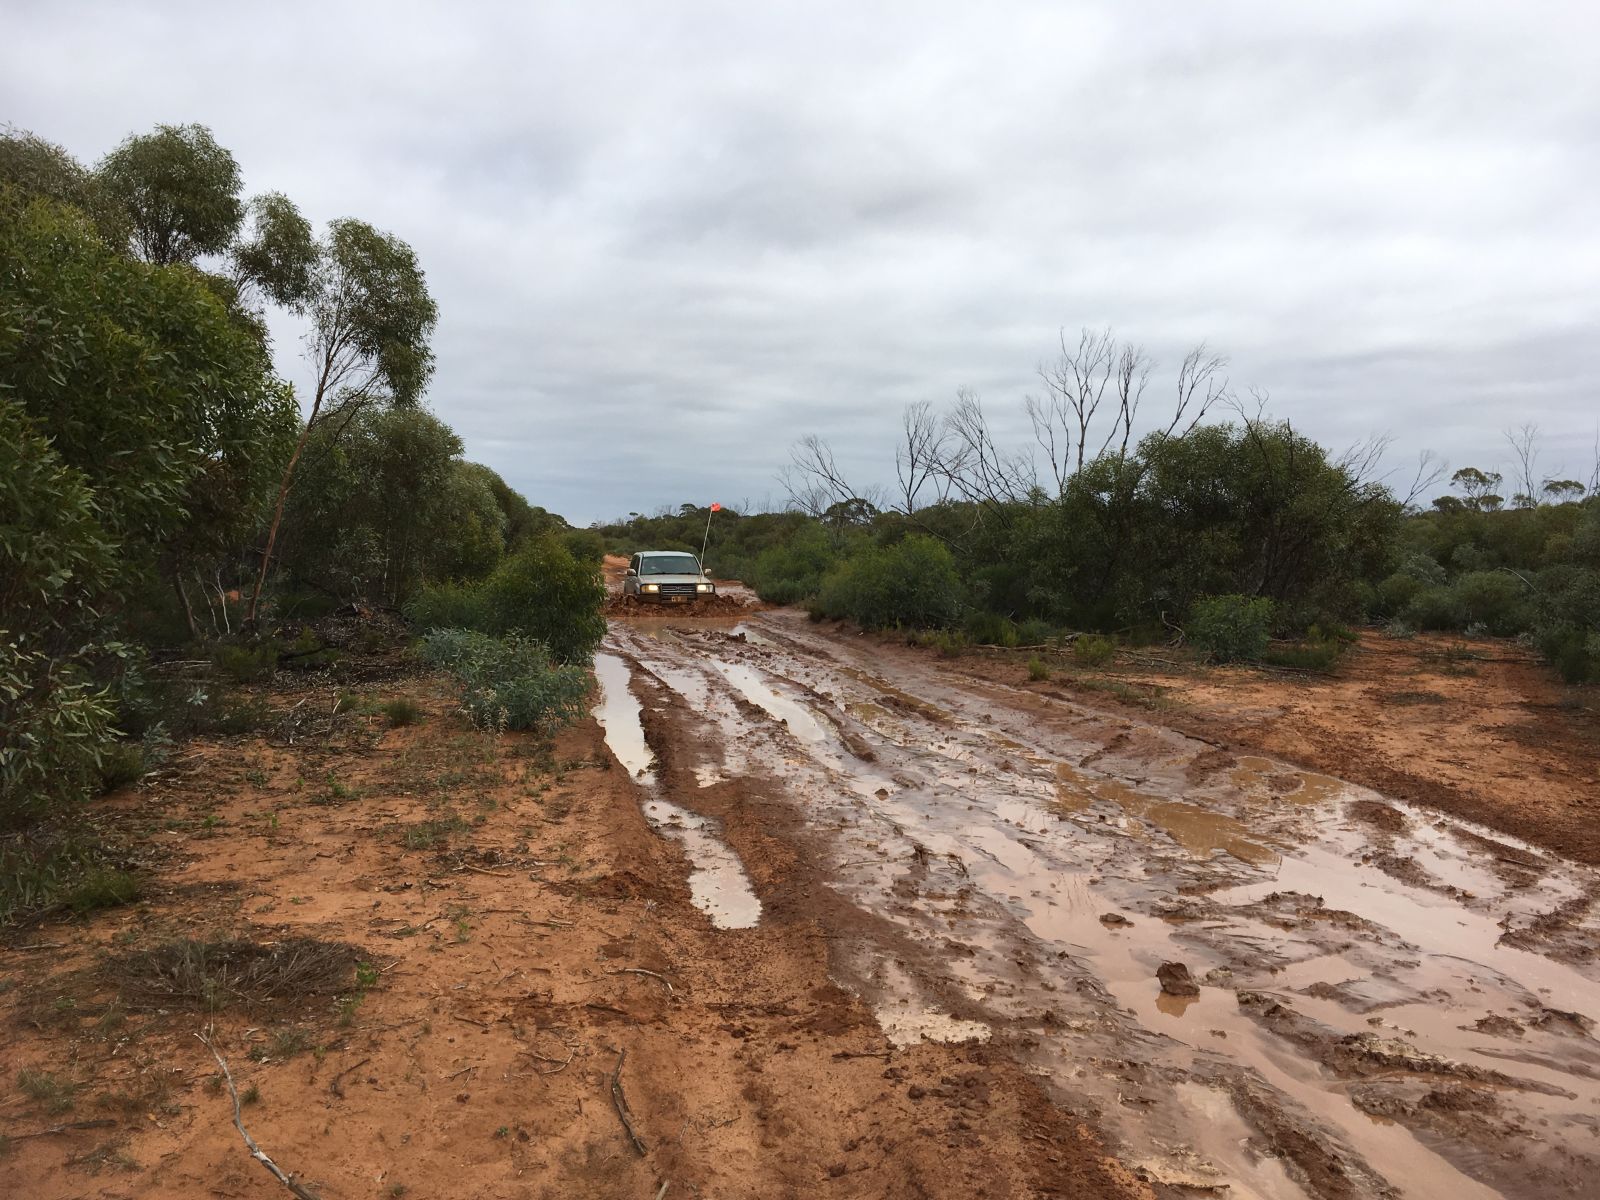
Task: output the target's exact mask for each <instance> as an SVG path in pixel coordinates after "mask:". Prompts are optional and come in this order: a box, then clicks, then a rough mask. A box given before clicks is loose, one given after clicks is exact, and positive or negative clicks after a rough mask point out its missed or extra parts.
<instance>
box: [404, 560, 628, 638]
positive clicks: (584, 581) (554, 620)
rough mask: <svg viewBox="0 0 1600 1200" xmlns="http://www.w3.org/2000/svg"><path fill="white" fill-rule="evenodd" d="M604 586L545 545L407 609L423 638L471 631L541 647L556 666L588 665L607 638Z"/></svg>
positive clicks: (593, 568) (595, 573) (438, 589)
mask: <svg viewBox="0 0 1600 1200" xmlns="http://www.w3.org/2000/svg"><path fill="white" fill-rule="evenodd" d="M605 598H606V588H605V582H604V580H603V579H602V578H601V574H600V566H599V564H598V562H591V561H579V560H578V559H576V558H574V557H573V556H572V552H571V551H570V550H568V549H567V547H566V546H564V545H563V544H562V543H561V541H560V540H558V539H556V538H554V537H545V538H541V539H539V540H537V541H534V542H532V543H530V544H529V545H528V546H526V547H524V548H523V549H522V550H519V551H518V552H517V553H516V554H513V555H511V556H510V557H509V558H506V559H505V560H503V561H502V562H501V563H500V565H499V566H497V567H496V568H495V569H494V571H493V572H491V573H490V575H489V577H488V578H487V579H484V580H483V581H482V582H480V583H476V584H467V585H463V584H454V583H445V584H440V585H437V586H433V587H425V588H422V589H420V590H419V591H418V593H417V594H416V596H414V597H413V598H412V600H411V601H410V602H409V603H408V604H407V605H406V610H405V611H406V616H407V618H408V619H410V620H411V621H412V622H413V623H414V624H416V625H417V626H418V627H419V628H421V629H423V630H440V629H458V630H459V629H472V630H476V631H478V632H479V633H485V634H489V635H490V636H492V637H504V636H506V635H508V634H513V633H515V634H520V635H522V636H523V637H525V638H532V639H534V640H536V641H539V642H542V643H543V644H544V645H545V646H546V647H547V649H548V650H549V653H550V655H551V656H552V657H553V658H554V659H555V660H556V661H557V662H562V663H587V662H588V661H589V660H590V659H592V658H593V657H594V651H595V648H596V647H597V646H599V644H600V639H601V638H603V637H605V633H606V619H605V617H604V616H603V615H602V613H601V611H600V608H601V605H602V604H603V603H604V602H605Z"/></svg>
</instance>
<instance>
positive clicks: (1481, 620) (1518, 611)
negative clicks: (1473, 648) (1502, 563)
mask: <svg viewBox="0 0 1600 1200" xmlns="http://www.w3.org/2000/svg"><path fill="white" fill-rule="evenodd" d="M1455 594H1456V599H1457V600H1458V601H1459V602H1460V604H1461V608H1462V611H1463V612H1464V613H1465V615H1466V619H1467V622H1468V623H1469V624H1476V625H1481V626H1483V627H1484V629H1485V630H1487V631H1488V632H1489V633H1491V634H1493V635H1494V636H1495V637H1515V636H1516V635H1517V634H1519V633H1521V632H1522V631H1523V630H1524V629H1526V628H1527V627H1528V625H1529V624H1530V623H1531V622H1532V619H1533V589H1532V587H1531V586H1530V585H1529V584H1527V583H1525V582H1524V581H1523V580H1522V579H1520V578H1518V577H1517V576H1516V575H1513V574H1512V573H1511V572H1510V571H1470V572H1468V573H1467V574H1465V575H1463V576H1461V578H1459V579H1457V580H1456V582H1455Z"/></svg>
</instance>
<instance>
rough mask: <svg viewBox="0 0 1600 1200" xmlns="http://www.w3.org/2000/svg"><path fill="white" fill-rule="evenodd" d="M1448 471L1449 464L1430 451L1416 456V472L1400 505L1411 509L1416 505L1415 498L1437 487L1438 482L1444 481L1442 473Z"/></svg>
mask: <svg viewBox="0 0 1600 1200" xmlns="http://www.w3.org/2000/svg"><path fill="white" fill-rule="evenodd" d="M1449 469H1450V464H1449V463H1447V462H1445V460H1444V459H1442V458H1440V457H1439V456H1438V455H1437V454H1435V453H1434V452H1433V451H1432V450H1424V451H1422V453H1420V454H1418V455H1417V470H1416V474H1415V475H1414V476H1412V479H1411V486H1410V487H1409V488H1408V489H1407V490H1406V494H1405V495H1404V496H1403V497H1401V500H1400V503H1401V504H1403V505H1404V506H1405V507H1406V508H1411V507H1412V506H1413V505H1415V504H1416V502H1417V497H1419V496H1421V495H1422V494H1423V493H1424V492H1431V491H1432V490H1433V489H1434V488H1436V487H1438V486H1439V483H1440V481H1441V480H1443V479H1444V473H1445V472H1446V471H1448V470H1449Z"/></svg>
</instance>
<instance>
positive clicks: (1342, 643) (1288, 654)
mask: <svg viewBox="0 0 1600 1200" xmlns="http://www.w3.org/2000/svg"><path fill="white" fill-rule="evenodd" d="M1342 632H1343V631H1327V630H1323V629H1321V628H1319V627H1318V626H1315V625H1313V626H1312V627H1311V629H1310V630H1308V631H1307V634H1306V637H1305V639H1304V640H1303V641H1298V642H1291V643H1278V644H1276V645H1272V646H1269V647H1268V648H1267V649H1266V650H1264V651H1263V652H1262V654H1261V661H1262V662H1264V663H1266V664H1267V665H1268V666H1272V667H1292V668H1294V669H1296V670H1301V671H1331V670H1332V669H1333V668H1334V665H1335V664H1336V663H1338V661H1339V659H1340V657H1341V656H1342V655H1343V654H1344V652H1345V649H1346V647H1347V646H1349V644H1350V641H1351V639H1350V638H1349V637H1346V636H1341V634H1342Z"/></svg>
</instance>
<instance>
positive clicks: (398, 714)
mask: <svg viewBox="0 0 1600 1200" xmlns="http://www.w3.org/2000/svg"><path fill="white" fill-rule="evenodd" d="M383 715H384V716H386V717H388V718H389V724H390V725H392V726H394V727H396V728H399V727H400V726H402V725H415V724H416V723H417V721H418V720H419V719H421V717H422V705H420V704H418V703H417V702H416V701H415V700H412V699H410V698H409V697H407V696H398V697H396V698H395V699H393V700H387V701H385V702H384V705H383Z"/></svg>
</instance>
